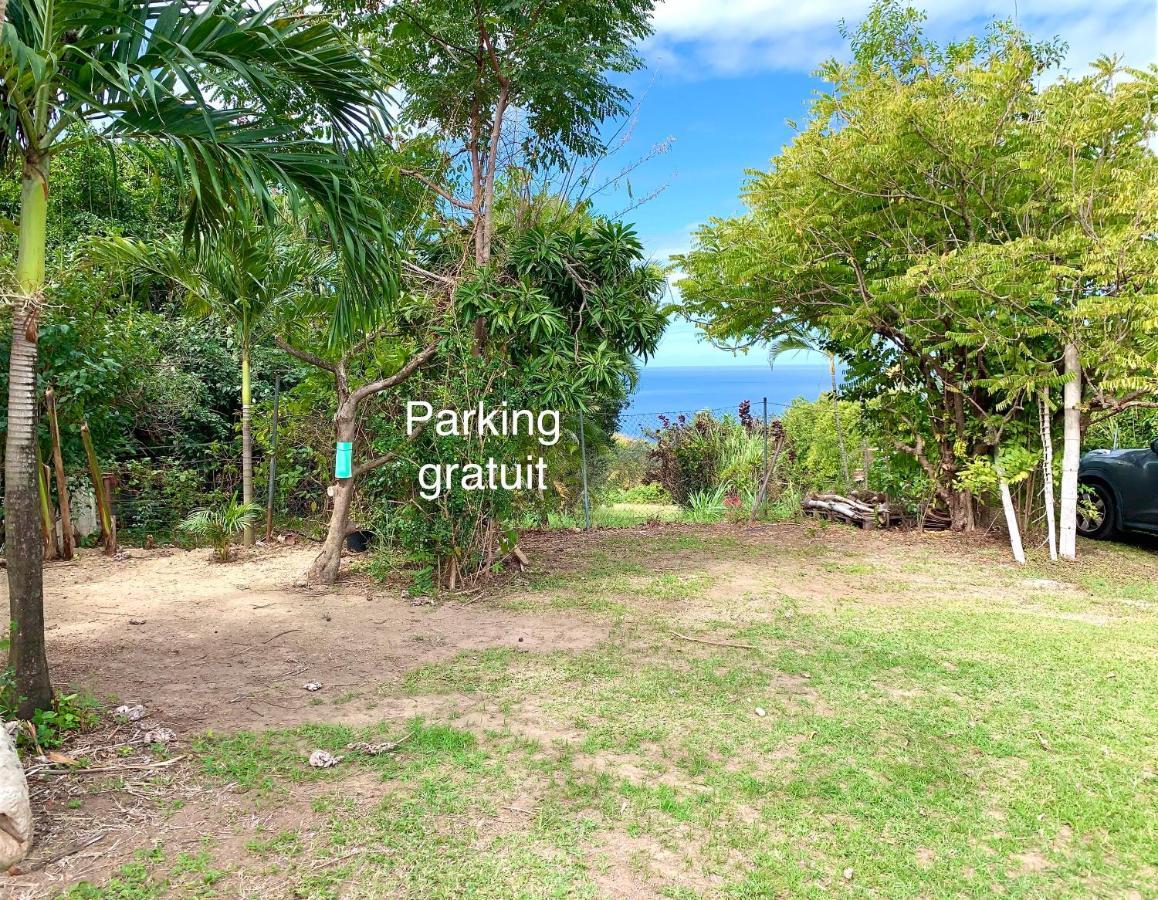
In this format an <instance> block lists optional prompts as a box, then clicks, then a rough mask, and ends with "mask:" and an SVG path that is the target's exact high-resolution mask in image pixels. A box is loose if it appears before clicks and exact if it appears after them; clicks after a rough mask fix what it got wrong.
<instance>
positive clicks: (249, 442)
mask: <svg viewBox="0 0 1158 900" xmlns="http://www.w3.org/2000/svg"><path fill="white" fill-rule="evenodd" d="M251 400H252V395H251V392H250V383H249V347H248V346H243V347H242V348H241V500H242V502H243V503H247V504H248V503H252V502H253V429H252V427H251V423H250V402H251ZM242 544H243V545H244V546H246V547H252V546H253V526H252V525H246V526H245V534H244V536H243V537H242Z"/></svg>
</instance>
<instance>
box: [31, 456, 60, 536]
mask: <svg viewBox="0 0 1158 900" xmlns="http://www.w3.org/2000/svg"><path fill="white" fill-rule="evenodd" d="M37 460H38V462H37V463H36V473H37V479H36V486H37V491H36V493H37V494H38V495H39V497H40V530H41V531H42V532H43V533H44V558H45V559H59V558H60V548H59V547H57V545H56V517H55V516H54V515H53V514H52V494H51V493H50V492H49V490H48V470H47V469H46V468H45V466H44V463H42V462H39V454H37Z"/></svg>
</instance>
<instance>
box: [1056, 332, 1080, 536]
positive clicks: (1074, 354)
mask: <svg viewBox="0 0 1158 900" xmlns="http://www.w3.org/2000/svg"><path fill="white" fill-rule="evenodd" d="M1064 359H1065V362H1064V365H1065V374H1066V375H1067V376H1070V380H1069V381H1067V382H1066V384H1065V388H1064V392H1063V394H1062V410H1063V412H1062V416H1063V432H1062V435H1063V437H1062V477H1061V525H1060V527H1059V541H1058V553H1059V555H1060V556H1061V557H1062V559H1077V556H1078V547H1077V533H1078V531H1077V529H1078V461H1079V459H1080V458H1081V455H1082V410H1081V406H1082V365H1081V361H1080V359H1079V358H1078V348H1077V345H1075V344H1066V346H1065V357H1064Z"/></svg>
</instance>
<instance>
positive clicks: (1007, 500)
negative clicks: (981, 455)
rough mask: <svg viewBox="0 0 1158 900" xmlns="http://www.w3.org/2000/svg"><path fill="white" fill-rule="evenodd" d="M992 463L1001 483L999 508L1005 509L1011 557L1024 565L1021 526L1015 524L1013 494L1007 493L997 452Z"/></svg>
mask: <svg viewBox="0 0 1158 900" xmlns="http://www.w3.org/2000/svg"><path fill="white" fill-rule="evenodd" d="M993 460H994V464H995V465H996V467H997V479H998V483H999V484H1000V485H1001V508H1002V509H1004V510H1005V527H1006V529H1008V531H1009V546H1010V549H1012V550H1013V558H1014V559H1015V560H1017V562H1018V563H1019V564H1020V565H1023V566H1024V565H1025V548H1024V547H1023V546H1022V544H1021V526H1020V525H1018V524H1017V510H1015V509H1014V508H1013V496H1012V495H1011V494H1010V493H1009V482H1008V481H1007V480H1006V478H1005V470H1004V469H1003V468H1002V466H1001V463H1000V461H998V459H997V454H996V453H994V454H993Z"/></svg>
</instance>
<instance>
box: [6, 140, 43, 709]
mask: <svg viewBox="0 0 1158 900" xmlns="http://www.w3.org/2000/svg"><path fill="white" fill-rule="evenodd" d="M47 218H48V180H47V162H46V161H44V160H36V159H29V160H27V161H26V163H25V166H24V180H23V185H22V189H21V196H20V241H19V250H18V251H17V260H16V285H17V291H18V296H17V297H16V298H15V303H14V304H13V309H12V352H11V356H10V359H9V364H8V436H7V441H6V445H5V456H4V541H5V545H6V556H7V561H8V598H9V601H8V602H9V606H10V608H11V618H12V642H11V646H10V648H9V653H8V665H9V667H10V668H11V670H12V676H13V679H14V682H15V690H16V694H17V699H18V703H17V715H18V716H19V717H20V718H23V719H30V718H32V714H33V713H34V712H35V711H36V710H38V709H49V708H51V706H52V682H51V681H50V680H49V676H48V657H47V655H46V654H45V650H44V572H43V563H44V546H43V544H42V543H41V540H40V525H39V521H38V520H39V517H40V510H39V508H38V506H39V488H38V486H37V481H38V473H37V470H36V406H37V404H36V351H37V346H36V341H37V337H38V321H39V314H40V301H41V299H42V291H43V288H44V246H45V226H46V223H47Z"/></svg>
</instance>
